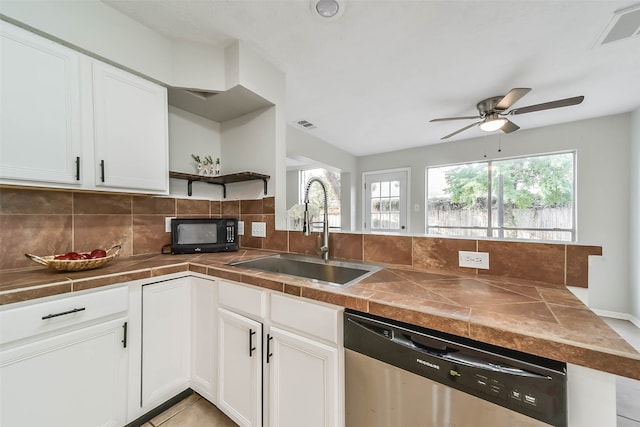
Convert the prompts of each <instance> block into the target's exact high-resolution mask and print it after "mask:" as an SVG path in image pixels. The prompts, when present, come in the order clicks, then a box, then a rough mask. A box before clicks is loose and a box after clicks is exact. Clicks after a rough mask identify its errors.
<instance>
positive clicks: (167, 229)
mask: <svg viewBox="0 0 640 427" xmlns="http://www.w3.org/2000/svg"><path fill="white" fill-rule="evenodd" d="M174 218H175V216H167V217H165V218H164V231H165V232H166V233H171V220H172V219H174Z"/></svg>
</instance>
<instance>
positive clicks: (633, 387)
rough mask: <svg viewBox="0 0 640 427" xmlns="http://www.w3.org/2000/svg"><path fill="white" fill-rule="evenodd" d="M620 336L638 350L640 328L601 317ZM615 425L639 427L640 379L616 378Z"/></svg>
mask: <svg viewBox="0 0 640 427" xmlns="http://www.w3.org/2000/svg"><path fill="white" fill-rule="evenodd" d="M602 320H604V321H605V322H607V323H608V324H609V326H611V328H612V329H613V330H614V331H616V332H617V333H618V334H619V335H620V336H621V337H622V338H624V339H625V340H627V342H628V343H629V344H631V345H632V346H634V347H635V348H636V349H637V350H638V351H640V329H639V328H637V327H636V326H635V325H634V324H633V323H631V322H629V321H626V320H619V319H610V318H604V317H603V318H602ZM616 394H617V396H616V413H617V414H618V425H617V427H640V381H636V380H632V379H630V378H624V377H617V378H616Z"/></svg>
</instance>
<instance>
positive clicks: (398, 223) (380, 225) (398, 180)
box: [364, 171, 408, 232]
mask: <svg viewBox="0 0 640 427" xmlns="http://www.w3.org/2000/svg"><path fill="white" fill-rule="evenodd" d="M407 174H408V173H407V171H397V172H387V173H374V174H366V175H365V177H364V182H365V220H364V227H365V229H368V230H371V231H378V232H385V231H388V232H405V231H407V227H406V224H407V208H406V205H407V202H406V197H407Z"/></svg>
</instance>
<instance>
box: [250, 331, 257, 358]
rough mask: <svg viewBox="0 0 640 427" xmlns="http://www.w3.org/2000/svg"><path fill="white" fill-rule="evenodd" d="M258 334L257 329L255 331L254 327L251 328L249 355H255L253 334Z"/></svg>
mask: <svg viewBox="0 0 640 427" xmlns="http://www.w3.org/2000/svg"><path fill="white" fill-rule="evenodd" d="M255 334H256V331H254V330H253V329H249V357H252V356H253V352H254V350H255V349H256V348H255V347H254V346H253V336H254V335H255Z"/></svg>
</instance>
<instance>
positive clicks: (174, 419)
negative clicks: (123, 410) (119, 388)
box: [142, 318, 640, 427]
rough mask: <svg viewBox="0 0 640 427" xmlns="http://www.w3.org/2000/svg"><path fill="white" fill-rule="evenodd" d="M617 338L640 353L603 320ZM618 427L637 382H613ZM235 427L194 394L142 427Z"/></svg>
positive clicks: (635, 422)
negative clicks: (615, 333) (614, 383)
mask: <svg viewBox="0 0 640 427" xmlns="http://www.w3.org/2000/svg"><path fill="white" fill-rule="evenodd" d="M603 320H604V321H605V322H607V323H608V324H609V326H611V328H612V329H614V330H615V331H616V332H618V334H620V336H622V337H623V338H624V339H626V340H627V341H628V342H629V344H631V345H633V346H634V347H635V348H637V349H638V351H640V329H639V328H637V327H636V326H635V325H633V324H632V323H631V322H628V321H626V320H618V319H610V318H603ZM616 392H617V408H616V413H617V414H618V421H617V427H640V381H636V380H632V379H630V378H623V377H618V378H616ZM159 426H162V427H203V426H207V427H237V425H236V424H235V423H234V422H233V421H231V419H229V417H227V416H226V415H225V414H223V413H222V412H221V411H220V410H219V409H218V408H216V407H215V406H214V405H212V404H211V403H209V402H208V401H206V400H205V399H203V398H202V397H201V396H200V395H198V394H196V393H194V394H192V395H191V396H189V397H187V398H186V399H184V400H182V401H181V402H178V403H177V404H176V405H174V406H172V407H171V408H169V409H167V410H166V411H165V412H163V413H161V414H160V415H158V416H156V417H155V418H153V419H152V420H151V421H149V422H148V423H146V424H143V425H142V427H159Z"/></svg>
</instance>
